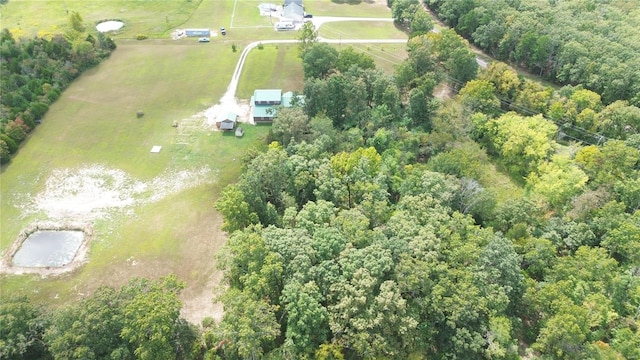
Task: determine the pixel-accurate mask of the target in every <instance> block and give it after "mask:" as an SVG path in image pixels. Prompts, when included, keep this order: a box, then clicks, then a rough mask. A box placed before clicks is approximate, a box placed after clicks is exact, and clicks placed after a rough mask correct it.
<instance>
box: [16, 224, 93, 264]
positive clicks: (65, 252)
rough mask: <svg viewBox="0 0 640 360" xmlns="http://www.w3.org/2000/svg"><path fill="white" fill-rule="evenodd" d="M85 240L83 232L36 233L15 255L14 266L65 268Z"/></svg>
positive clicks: (30, 236)
mask: <svg viewBox="0 0 640 360" xmlns="http://www.w3.org/2000/svg"><path fill="white" fill-rule="evenodd" d="M83 240H84V232H82V231H36V232H34V233H33V234H31V235H29V237H28V238H27V239H26V240H25V241H24V242H23V243H22V246H21V247H20V249H19V250H18V251H17V252H16V253H15V255H13V265H15V266H26V267H47V266H51V267H60V266H65V265H67V264H68V263H69V262H71V260H73V257H74V256H75V255H76V252H77V251H78V249H79V248H80V245H81V244H82V241H83Z"/></svg>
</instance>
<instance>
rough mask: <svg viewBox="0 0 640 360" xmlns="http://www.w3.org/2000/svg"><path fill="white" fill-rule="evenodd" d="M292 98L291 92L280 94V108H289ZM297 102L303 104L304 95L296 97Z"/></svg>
mask: <svg viewBox="0 0 640 360" xmlns="http://www.w3.org/2000/svg"><path fill="white" fill-rule="evenodd" d="M294 96H295V95H293V92H291V91H287V92H286V93H284V94H282V106H284V107H290V106H291V102H292V101H293V98H294ZM298 101H299V102H300V103H301V104H304V95H298Z"/></svg>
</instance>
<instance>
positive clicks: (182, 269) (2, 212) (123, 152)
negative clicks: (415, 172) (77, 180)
mask: <svg viewBox="0 0 640 360" xmlns="http://www.w3.org/2000/svg"><path fill="white" fill-rule="evenodd" d="M258 3H259V2H257V1H245V0H238V1H237V2H236V1H234V0H222V1H219V0H216V1H214V0H203V1H196V0H192V1H160V0H157V1H153V0H151V1H150V0H147V1H141V0H140V1H131V0H128V1H26V0H10V1H9V3H8V4H7V5H4V6H2V7H0V12H1V16H2V26H3V27H7V28H9V29H12V31H14V34H18V35H20V34H21V35H24V36H35V35H36V34H40V35H43V34H46V33H57V32H60V31H62V30H64V28H65V26H66V23H67V13H66V10H69V11H78V12H79V13H80V14H81V16H82V17H83V18H84V20H85V22H86V23H87V24H88V25H91V26H93V24H94V23H95V22H96V21H99V20H102V19H121V20H123V21H124V22H125V24H126V25H125V27H124V28H123V29H122V30H121V31H119V32H117V33H115V34H113V35H114V37H115V39H116V42H117V45H118V49H117V50H116V51H115V52H114V53H113V54H112V55H111V57H110V58H109V59H108V60H106V61H105V62H103V63H102V64H100V65H99V66H97V67H96V68H94V69H91V70H89V71H87V72H86V73H84V74H83V75H82V76H81V77H80V78H78V79H77V80H76V81H75V82H74V83H73V84H72V85H71V86H70V87H69V88H68V89H67V90H65V92H64V93H63V94H62V96H61V97H60V99H59V100H58V101H57V102H56V103H55V104H53V105H52V106H51V108H50V110H49V112H48V113H47V114H46V115H45V117H44V119H43V124H42V125H40V126H38V128H37V129H36V130H35V131H33V132H32V133H31V134H30V136H29V138H28V140H27V141H26V142H25V143H24V144H23V146H22V147H21V148H20V150H19V153H18V154H17V156H15V158H14V159H13V160H12V161H11V162H10V163H9V164H8V165H5V166H3V167H2V168H1V170H0V171H1V175H0V177H1V179H0V196H1V198H2V202H1V203H0V225H1V226H0V228H1V231H0V250H2V251H4V250H6V249H7V247H8V246H9V245H10V244H11V242H13V241H14V239H15V238H16V237H17V235H18V233H19V232H20V231H21V230H22V229H23V228H24V227H26V226H27V225H29V224H31V223H32V222H34V221H37V220H45V219H46V214H44V213H29V214H27V213H25V212H23V211H22V209H21V205H22V204H25V203H29V201H30V200H31V199H32V198H33V197H34V196H36V195H37V194H40V193H41V192H43V191H44V190H45V183H46V180H47V179H48V178H49V176H50V175H51V174H52V173H53V172H54V171H56V170H59V169H72V170H73V169H80V168H83V167H88V166H95V165H99V166H102V167H105V168H108V169H116V170H118V171H122V172H124V173H125V174H127V175H128V176H129V177H130V178H131V179H134V180H135V181H140V182H146V183H150V182H151V181H152V180H153V179H158V178H162V176H165V175H166V174H167V173H168V172H171V171H178V170H194V169H199V168H202V167H207V168H209V169H211V173H210V176H211V181H210V182H208V183H205V184H201V185H198V186H194V187H191V188H188V189H185V190H183V191H180V192H175V193H173V194H171V195H169V196H167V197H165V198H162V199H160V200H158V201H153V202H148V203H144V204H138V205H135V206H133V207H132V208H130V209H129V211H115V212H113V213H110V216H109V217H105V218H99V219H96V220H94V223H93V227H94V229H95V237H94V240H93V241H92V243H91V247H90V251H89V261H88V262H87V263H86V264H85V265H83V266H82V267H81V268H79V269H77V270H76V271H74V272H73V273H71V274H67V275H63V276H60V277H51V278H46V279H41V278H39V277H36V276H32V275H19V276H18V275H11V276H9V275H3V276H0V290H1V294H0V295H2V296H6V295H11V294H27V295H30V296H32V297H33V298H34V299H35V300H36V301H42V302H47V303H50V304H52V305H54V306H57V305H62V304H64V303H65V302H67V301H69V300H75V299H77V298H79V297H82V296H84V295H85V294H88V293H90V292H91V291H92V290H93V289H95V288H96V287H98V286H100V285H103V284H106V285H113V286H118V285H121V284H123V283H125V282H126V281H128V279H130V278H131V277H135V276H145V277H159V276H162V275H165V274H168V273H176V274H177V275H178V277H179V278H180V279H182V280H185V281H187V288H186V289H185V291H184V298H185V299H189V298H192V297H198V296H200V295H201V294H204V297H205V305H204V306H203V309H204V310H206V309H208V306H206V303H209V304H210V298H211V296H209V295H210V294H211V286H212V285H211V281H212V280H211V279H215V278H216V275H215V273H216V269H215V262H214V260H213V254H215V252H217V250H218V249H219V248H220V247H221V246H222V245H223V244H224V242H225V240H226V235H225V234H224V233H223V232H222V231H221V230H220V225H221V222H222V219H221V218H220V216H219V214H218V213H217V212H216V211H215V210H214V209H213V203H214V201H215V199H216V198H217V196H218V194H219V193H220V191H221V189H222V188H223V187H224V186H225V185H226V184H228V183H231V182H234V181H236V180H237V178H238V176H239V174H240V171H241V163H240V159H241V157H242V154H243V152H244V151H246V150H247V149H249V148H252V147H260V146H264V140H263V139H264V137H265V136H266V134H267V133H268V131H269V127H268V126H259V127H254V126H244V129H245V136H244V137H243V138H241V139H238V138H235V137H234V136H228V135H226V134H225V135H223V134H222V133H220V132H216V131H211V130H207V129H204V128H198V127H197V126H196V127H197V129H196V130H192V131H190V132H187V133H185V132H178V130H177V129H176V128H174V127H172V124H173V123H174V122H175V121H178V122H183V121H187V122H188V120H185V119H190V118H191V117H192V116H193V115H194V114H198V113H200V112H202V111H204V110H205V109H207V108H209V107H210V106H212V105H214V104H216V103H217V102H218V100H219V99H220V97H221V96H222V95H223V94H224V92H225V91H226V88H227V86H228V84H229V80H230V79H231V76H232V73H233V70H234V68H235V66H236V62H237V60H238V58H239V56H240V52H241V50H242V48H243V47H244V46H245V45H246V44H248V43H249V42H251V41H256V40H261V39H280V38H282V39H291V38H294V37H295V35H296V33H295V32H276V31H273V29H272V28H270V27H269V22H268V20H267V19H265V18H260V17H258V16H257V14H258V10H257V4H258ZM234 9H235V10H234ZM307 11H309V12H311V11H313V12H315V13H316V14H318V15H326V16H369V17H374V16H379V17H385V16H386V17H388V16H390V13H389V10H388V9H387V8H386V6H381V5H379V4H369V3H365V2H363V3H361V4H357V5H354V4H347V3H345V4H338V3H336V2H332V1H328V0H327V1H325V0H323V1H313V2H309V4H308V9H307ZM232 19H233V21H232ZM232 24H233V26H234V27H232V26H231V25H232ZM220 26H225V27H227V29H228V31H229V34H228V35H227V36H225V37H222V36H219V37H216V38H212V41H211V43H207V44H199V43H197V42H196V41H195V39H181V40H178V41H174V40H170V39H169V35H170V32H171V31H172V30H173V29H175V28H186V27H208V28H212V29H217V28H219V27H220ZM235 26H237V27H235ZM326 26H328V25H326ZM340 26H341V25H338V26H337V27H328V28H327V29H328V30H327V31H332V30H333V29H339V30H338V31H341V30H340V29H342V30H344V28H343V27H340ZM354 26H355V25H354ZM357 28H358V30H357V35H358V36H362V37H370V38H376V37H390V38H395V37H397V36H399V35H398V33H397V31H396V30H395V29H394V28H393V27H392V25H390V23H388V24H385V25H380V26H374V27H369V29H370V33H367V31H366V29H367V27H366V26H357ZM136 34H146V35H148V36H150V39H148V40H145V41H136V40H132V39H133V38H134V37H135V36H136ZM232 44H236V45H237V50H238V51H237V52H233V51H232ZM355 48H356V49H359V50H362V51H367V52H369V53H370V54H372V56H373V57H374V59H376V61H377V62H378V63H379V64H382V67H383V68H385V67H386V70H390V69H392V67H393V65H394V64H395V63H397V62H399V61H400V60H398V59H401V58H402V57H404V56H405V52H404V46H403V45H400V44H398V45H383V46H382V45H364V44H363V45H357V46H355ZM302 85H303V83H302V66H301V63H300V59H299V58H298V49H297V46H295V45H292V44H288V45H265V46H264V48H263V49H254V50H253V51H252V52H251V53H250V54H249V56H248V58H247V62H246V64H245V67H244V71H243V73H242V75H241V79H240V83H239V85H238V90H237V93H236V95H237V97H238V98H239V99H240V100H243V99H244V100H248V99H249V97H250V96H251V94H252V93H253V90H254V89H256V88H282V89H283V90H297V91H301V90H302ZM139 110H142V111H144V113H145V115H144V116H143V117H142V118H137V116H136V112H137V111H139ZM153 145H161V146H163V150H162V151H161V152H160V153H158V154H151V153H150V152H149V150H150V149H151V146H153Z"/></svg>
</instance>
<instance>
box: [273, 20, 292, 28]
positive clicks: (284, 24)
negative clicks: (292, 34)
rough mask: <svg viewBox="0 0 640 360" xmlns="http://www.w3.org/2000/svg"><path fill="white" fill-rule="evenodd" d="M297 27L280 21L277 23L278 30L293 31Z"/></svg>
mask: <svg viewBox="0 0 640 360" xmlns="http://www.w3.org/2000/svg"><path fill="white" fill-rule="evenodd" d="M295 28H296V25H295V24H294V23H292V22H286V21H280V22H278V23H276V30H293V29H295Z"/></svg>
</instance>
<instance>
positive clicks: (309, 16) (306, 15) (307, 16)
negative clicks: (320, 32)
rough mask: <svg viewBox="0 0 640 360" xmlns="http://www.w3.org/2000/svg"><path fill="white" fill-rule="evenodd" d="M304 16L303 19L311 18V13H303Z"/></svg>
mask: <svg viewBox="0 0 640 360" xmlns="http://www.w3.org/2000/svg"><path fill="white" fill-rule="evenodd" d="M304 18H305V19H312V18H313V14H304Z"/></svg>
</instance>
